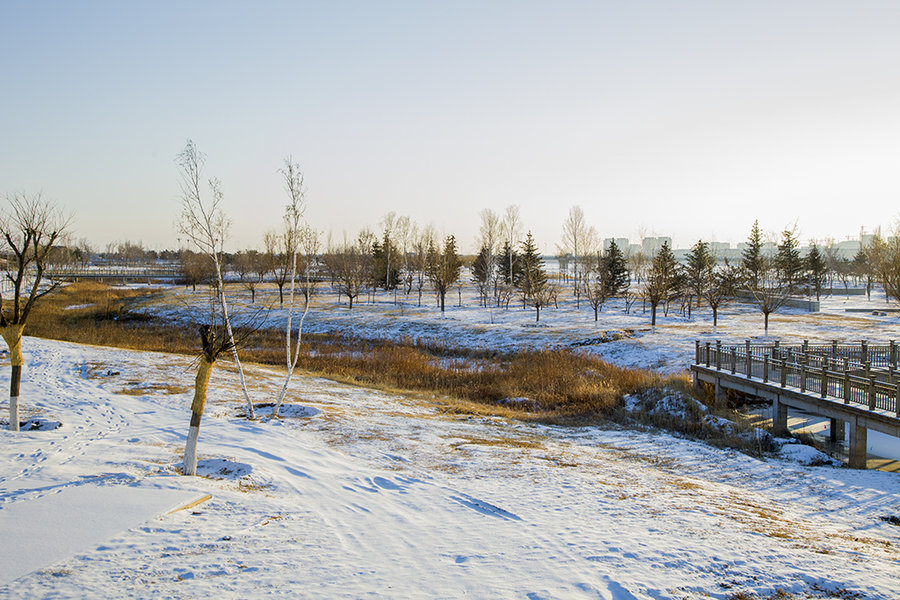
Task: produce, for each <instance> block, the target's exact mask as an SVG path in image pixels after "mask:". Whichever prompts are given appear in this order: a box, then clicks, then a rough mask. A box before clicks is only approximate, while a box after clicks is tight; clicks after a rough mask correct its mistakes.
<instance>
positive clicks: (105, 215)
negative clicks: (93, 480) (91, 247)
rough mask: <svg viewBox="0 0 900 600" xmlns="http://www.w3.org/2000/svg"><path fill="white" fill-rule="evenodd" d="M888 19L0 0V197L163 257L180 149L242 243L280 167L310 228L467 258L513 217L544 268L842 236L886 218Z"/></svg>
mask: <svg viewBox="0 0 900 600" xmlns="http://www.w3.org/2000/svg"><path fill="white" fill-rule="evenodd" d="M898 32H900V3H898V2H895V1H893V0H890V1H888V0H885V1H859V2H846V1H833V2H828V1H818V0H817V1H804V2H791V1H777V2H766V1H758V0H756V1H752V2H750V1H747V2H721V1H710V2H675V1H671V2H661V1H642V2H601V1H595V2H552V3H551V2H501V1H493V2H491V1H481V2H461V1H454V2H374V1H373V2H343V1H334V2H318V3H314V2H252V3H251V2H240V3H238V2H190V3H187V2H142V3H139V2H121V1H114V2H112V1H111V2H88V1H85V2H41V1H34V2H9V1H6V0H4V1H3V2H2V3H0V72H2V81H3V84H2V94H0V193H7V192H16V191H23V190H24V191H29V192H31V191H38V190H42V191H43V193H44V194H45V195H46V196H47V197H50V198H53V199H56V200H58V201H59V203H60V204H62V205H63V206H65V207H66V208H67V209H69V210H71V211H72V212H74V213H75V215H76V232H75V233H76V235H77V236H78V237H86V238H88V239H89V240H91V241H92V242H94V243H95V244H96V245H97V246H100V247H102V246H103V245H105V244H106V242H108V241H111V240H122V239H131V240H142V241H143V242H144V243H145V244H146V245H148V246H149V247H154V248H163V247H167V246H169V247H171V246H175V245H176V235H175V228H174V225H173V224H174V222H175V220H176V217H177V214H178V178H177V169H176V166H175V163H174V157H175V155H176V154H177V153H178V152H179V151H180V150H181V149H182V148H183V147H184V143H185V140H186V139H187V138H191V139H193V140H194V141H195V142H196V144H197V146H198V147H199V148H200V149H201V150H202V151H203V152H205V153H206V154H207V155H208V162H207V171H206V173H207V175H209V176H216V177H218V178H219V179H221V181H222V184H223V188H224V191H225V201H226V209H227V212H228V213H229V215H230V216H231V218H232V219H233V221H234V227H233V233H232V247H248V246H260V245H261V240H262V235H263V232H264V231H265V230H267V229H271V228H274V227H276V226H278V225H279V223H280V215H281V211H282V208H283V205H284V204H285V203H286V201H287V198H286V196H285V194H284V192H283V190H282V183H281V180H280V177H279V175H278V173H277V169H278V168H279V167H280V166H281V164H282V162H283V159H284V158H285V157H286V156H288V155H292V156H293V157H294V159H295V160H296V161H298V162H299V163H300V164H301V166H302V168H303V170H304V172H305V174H306V180H307V185H308V190H309V193H308V200H309V209H308V211H307V216H308V218H309V220H310V222H311V223H312V224H313V225H314V226H316V227H318V228H319V229H323V230H331V231H333V232H334V234H335V235H336V236H338V237H340V236H341V235H342V233H343V232H344V231H346V232H347V233H348V234H350V235H355V234H356V232H357V231H358V230H359V229H360V228H361V227H363V226H370V227H373V228H377V226H378V222H379V221H380V220H381V218H382V216H383V215H384V214H385V213H386V212H388V211H396V212H397V213H398V214H407V215H409V216H411V217H412V218H413V219H415V220H416V221H418V222H419V223H423V224H424V223H429V222H430V223H433V224H434V225H435V226H436V227H437V228H438V230H440V231H442V232H445V233H453V234H455V235H456V236H457V237H458V238H459V239H460V241H461V242H462V245H463V248H464V249H466V250H472V249H473V245H474V238H475V232H476V229H477V226H478V212H479V211H480V210H481V209H484V208H493V209H494V210H496V211H498V212H501V211H502V210H503V209H504V207H506V206H507V205H508V204H513V203H515V204H519V205H520V206H521V213H522V217H523V221H524V226H525V228H527V229H531V230H533V232H534V235H535V238H536V240H537V241H538V242H539V243H540V244H541V246H542V247H543V248H544V249H545V250H546V251H552V249H553V247H554V244H555V243H556V242H557V241H558V240H559V238H560V231H561V226H562V221H563V219H564V218H565V216H566V214H567V212H568V210H569V208H570V207H571V206H572V205H575V204H578V205H581V206H582V208H583V209H584V212H585V214H586V216H587V218H588V220H589V222H590V223H591V224H593V225H594V226H595V227H596V228H597V229H598V231H599V232H600V233H601V235H603V236H617V237H630V238H632V239H636V238H637V237H638V234H639V232H642V231H643V232H646V233H647V234H657V235H669V236H671V237H673V238H674V239H675V241H676V245H689V244H690V243H692V242H693V241H695V240H696V239H697V238H699V237H702V238H704V239H707V240H720V241H741V240H743V239H744V238H745V237H746V235H747V233H748V231H749V229H750V225H751V224H752V222H753V220H754V219H757V218H758V219H759V220H760V224H761V225H762V227H763V229H765V230H780V229H781V228H783V227H784V226H786V225H788V224H791V223H793V222H794V221H797V223H798V228H799V231H800V234H801V238H802V239H804V240H806V239H808V238H810V237H815V238H825V237H828V236H833V237H836V238H839V239H843V238H845V237H846V236H848V235H854V236H855V235H857V234H858V232H859V228H860V227H861V226H864V227H866V228H869V229H871V228H872V227H874V226H877V225H882V226H885V227H890V226H892V225H893V223H894V221H895V219H896V218H897V216H898V213H900V203H898V201H897V200H898V198H900V170H898V161H900V35H898Z"/></svg>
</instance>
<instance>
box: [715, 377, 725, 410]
mask: <svg viewBox="0 0 900 600" xmlns="http://www.w3.org/2000/svg"><path fill="white" fill-rule="evenodd" d="M714 398H715V400H714V401H715V405H716V406H722V405H723V404H725V388H724V387H722V385H721V384H720V383H719V378H718V377H717V378H716V393H715V397H714Z"/></svg>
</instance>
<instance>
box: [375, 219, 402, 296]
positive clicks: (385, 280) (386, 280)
mask: <svg viewBox="0 0 900 600" xmlns="http://www.w3.org/2000/svg"><path fill="white" fill-rule="evenodd" d="M372 259H373V263H374V264H373V273H372V281H373V283H374V285H375V286H376V287H378V286H382V287H384V289H385V290H393V289H396V288H397V286H398V285H400V260H399V258H398V252H397V247H396V246H395V245H394V242H392V241H391V238H390V237H388V235H387V233H385V234H384V239H383V240H382V241H381V242H380V243H379V242H378V241H375V242H374V243H373V244H372Z"/></svg>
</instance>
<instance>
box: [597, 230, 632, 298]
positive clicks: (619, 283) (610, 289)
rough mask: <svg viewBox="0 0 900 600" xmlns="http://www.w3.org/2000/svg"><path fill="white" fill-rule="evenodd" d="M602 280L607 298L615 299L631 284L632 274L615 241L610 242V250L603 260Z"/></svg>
mask: <svg viewBox="0 0 900 600" xmlns="http://www.w3.org/2000/svg"><path fill="white" fill-rule="evenodd" d="M601 267H602V270H601V273H602V275H601V278H602V281H603V287H604V292H605V293H606V297H607V298H613V297H615V296H618V295H619V294H622V293H624V292H625V290H627V289H628V285H629V284H630V283H631V274H630V273H629V272H628V266H627V264H626V262H625V255H624V254H622V251H621V250H620V249H619V246H618V245H617V244H616V241H615V240H610V242H609V248H608V249H607V250H606V254H604V255H603V258H602V259H601Z"/></svg>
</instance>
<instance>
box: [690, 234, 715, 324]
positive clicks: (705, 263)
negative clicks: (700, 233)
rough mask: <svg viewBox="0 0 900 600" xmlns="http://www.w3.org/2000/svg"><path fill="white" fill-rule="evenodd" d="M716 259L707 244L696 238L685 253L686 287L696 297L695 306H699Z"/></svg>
mask: <svg viewBox="0 0 900 600" xmlns="http://www.w3.org/2000/svg"><path fill="white" fill-rule="evenodd" d="M715 262H716V259H715V258H714V257H713V255H712V254H710V252H709V244H707V243H706V242H704V241H703V240H698V241H697V243H696V244H694V245H693V247H692V248H691V251H690V253H688V255H687V265H686V267H685V277H686V278H687V287H688V289H690V290H691V292H693V294H694V295H695V296H696V297H697V307H698V308H699V307H700V299H701V298H703V296H704V293H705V291H706V287H707V286H708V285H709V283H710V281H709V279H710V276H711V275H712V267H713V266H714V265H715Z"/></svg>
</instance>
